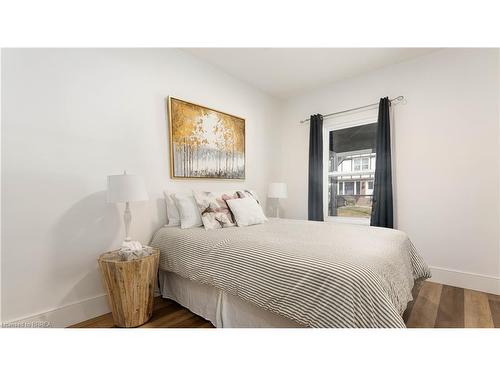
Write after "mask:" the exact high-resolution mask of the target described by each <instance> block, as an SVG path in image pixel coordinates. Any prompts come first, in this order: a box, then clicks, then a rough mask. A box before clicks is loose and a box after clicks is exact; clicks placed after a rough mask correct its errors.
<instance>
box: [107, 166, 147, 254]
mask: <svg viewBox="0 0 500 375" xmlns="http://www.w3.org/2000/svg"><path fill="white" fill-rule="evenodd" d="M107 199H108V202H109V203H125V212H124V213H123V221H124V223H125V241H124V243H123V245H122V247H127V248H130V247H129V246H128V245H129V244H128V243H129V242H131V241H132V239H131V238H130V236H129V232H130V223H131V222H132V213H131V212H130V202H137V201H147V200H148V199H149V197H148V192H147V191H146V185H145V184H144V180H143V179H142V177H141V176H136V175H131V174H127V171H125V172H123V174H121V175H114V176H108V198H107ZM139 245H140V244H139ZM131 246H132V247H134V246H135V245H131Z"/></svg>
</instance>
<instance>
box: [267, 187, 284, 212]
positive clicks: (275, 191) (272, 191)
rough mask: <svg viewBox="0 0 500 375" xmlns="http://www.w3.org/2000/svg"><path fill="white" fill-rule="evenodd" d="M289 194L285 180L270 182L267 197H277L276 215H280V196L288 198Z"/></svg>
mask: <svg viewBox="0 0 500 375" xmlns="http://www.w3.org/2000/svg"><path fill="white" fill-rule="evenodd" d="M287 196H288V194H287V189H286V184H285V183H284V182H273V183H271V184H269V189H268V191H267V197H268V198H275V199H277V206H276V217H280V198H282V199H283V198H287Z"/></svg>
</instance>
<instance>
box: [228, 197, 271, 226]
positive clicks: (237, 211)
mask: <svg viewBox="0 0 500 375" xmlns="http://www.w3.org/2000/svg"><path fill="white" fill-rule="evenodd" d="M227 204H228V206H229V208H230V209H231V212H232V213H233V215H234V218H235V220H236V224H237V225H238V226H239V227H245V226H248V225H255V224H262V223H264V222H266V221H267V218H266V216H265V215H264V212H263V211H262V207H261V206H260V204H258V203H257V201H256V200H255V199H254V198H253V197H246V198H241V199H229V200H227Z"/></svg>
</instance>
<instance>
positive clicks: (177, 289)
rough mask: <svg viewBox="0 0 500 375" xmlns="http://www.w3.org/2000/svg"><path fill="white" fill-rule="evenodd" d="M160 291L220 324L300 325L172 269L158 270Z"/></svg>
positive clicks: (292, 326)
mask: <svg viewBox="0 0 500 375" xmlns="http://www.w3.org/2000/svg"><path fill="white" fill-rule="evenodd" d="M159 281H160V291H161V295H162V297H163V298H169V299H172V300H174V301H176V302H177V303H179V304H180V305H182V306H184V307H186V308H187V309H189V310H191V311H192V312H193V313H195V314H196V315H199V316H201V317H203V318H205V319H206V320H209V321H210V322H212V324H213V325H214V326H215V327H217V328H299V327H301V326H300V325H299V324H298V323H296V322H294V321H293V320H290V319H287V318H285V317H282V316H280V315H277V314H274V313H272V312H269V311H266V310H263V309H261V308H259V307H258V306H255V305H254V304H252V303H249V302H246V301H243V300H242V299H241V298H238V297H236V296H233V295H230V294H227V293H225V292H224V291H222V290H219V289H216V288H214V287H212V286H209V285H204V284H200V283H197V282H195V281H191V280H188V279H185V278H183V277H181V276H178V275H176V274H175V273H172V272H167V271H162V270H160V272H159Z"/></svg>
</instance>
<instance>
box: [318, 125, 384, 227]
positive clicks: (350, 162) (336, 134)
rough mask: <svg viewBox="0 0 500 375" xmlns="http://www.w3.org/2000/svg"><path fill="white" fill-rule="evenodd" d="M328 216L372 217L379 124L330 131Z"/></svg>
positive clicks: (327, 181)
mask: <svg viewBox="0 0 500 375" xmlns="http://www.w3.org/2000/svg"><path fill="white" fill-rule="evenodd" d="M327 132H328V135H329V136H328V143H329V147H328V149H326V150H325V152H326V153H327V155H326V156H325V157H327V158H328V178H327V180H326V183H327V184H328V187H327V189H326V190H325V191H327V192H328V201H327V202H328V216H341V217H357V218H369V217H370V215H371V210H372V194H373V181H374V178H375V158H376V155H375V142H376V132H377V124H376V123H370V124H367V125H361V126H353V127H348V128H342V129H328V130H327Z"/></svg>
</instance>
